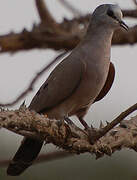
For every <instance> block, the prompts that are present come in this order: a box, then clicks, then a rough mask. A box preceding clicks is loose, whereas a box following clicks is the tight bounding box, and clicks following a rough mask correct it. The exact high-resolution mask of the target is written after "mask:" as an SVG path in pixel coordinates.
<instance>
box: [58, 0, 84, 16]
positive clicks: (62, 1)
mask: <svg viewBox="0 0 137 180" xmlns="http://www.w3.org/2000/svg"><path fill="white" fill-rule="evenodd" d="M59 1H60V3H61V4H62V5H64V7H66V8H67V9H68V10H69V11H71V12H72V14H73V15H74V16H75V17H80V16H81V15H82V13H81V11H80V10H78V9H76V8H75V7H73V6H72V5H71V4H70V3H69V2H68V1H66V0H59Z"/></svg>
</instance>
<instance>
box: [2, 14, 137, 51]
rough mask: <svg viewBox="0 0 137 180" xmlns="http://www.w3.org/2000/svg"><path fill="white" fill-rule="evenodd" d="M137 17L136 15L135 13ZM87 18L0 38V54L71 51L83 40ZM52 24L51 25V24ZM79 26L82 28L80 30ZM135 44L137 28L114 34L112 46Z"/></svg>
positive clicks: (36, 27)
mask: <svg viewBox="0 0 137 180" xmlns="http://www.w3.org/2000/svg"><path fill="white" fill-rule="evenodd" d="M136 15H137V13H136ZM88 22H89V16H88V15H87V16H85V17H80V18H74V19H73V20H66V19H65V20H64V21H63V22H62V23H60V24H58V27H57V28H52V27H51V26H45V25H44V24H42V25H41V24H39V25H38V26H33V29H32V31H30V32H29V31H27V30H25V29H24V30H23V31H22V32H21V33H9V34H6V35H2V36H0V47H1V49H0V53H4V52H12V53H15V52H18V51H21V50H30V49H34V48H39V49H47V48H51V49H54V50H72V49H73V48H74V47H75V46H76V45H77V44H78V43H79V42H80V41H81V39H82V38H83V36H84V34H85V32H86V27H87V25H88ZM51 24H52V23H51ZM81 25H83V28H82V29H81ZM135 43H137V26H134V27H132V28H130V30H129V31H128V32H124V31H123V30H122V29H119V30H117V31H116V32H115V33H114V37H113V40H112V44H113V45H120V44H125V45H126V44H135Z"/></svg>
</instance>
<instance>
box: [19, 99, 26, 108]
mask: <svg viewBox="0 0 137 180" xmlns="http://www.w3.org/2000/svg"><path fill="white" fill-rule="evenodd" d="M24 107H26V105H25V100H24V101H23V103H22V104H21V105H20V108H24Z"/></svg>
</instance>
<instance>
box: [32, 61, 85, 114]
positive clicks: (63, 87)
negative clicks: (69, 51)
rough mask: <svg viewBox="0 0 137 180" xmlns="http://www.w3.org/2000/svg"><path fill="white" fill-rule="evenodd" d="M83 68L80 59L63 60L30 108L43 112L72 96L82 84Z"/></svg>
mask: <svg viewBox="0 0 137 180" xmlns="http://www.w3.org/2000/svg"><path fill="white" fill-rule="evenodd" d="M83 69H84V65H83V63H82V62H81V61H80V60H75V59H74V60H72V59H71V58H66V59H65V60H63V61H62V62H61V63H60V64H59V65H58V66H56V68H55V69H54V70H53V71H52V73H51V74H50V76H49V77H48V79H47V80H46V81H45V83H44V84H43V85H42V86H41V88H40V89H39V91H38V92H37V94H36V95H35V96H34V98H33V99H32V102H31V104H30V106H29V108H30V109H32V110H35V111H36V112H41V113H42V112H44V111H46V110H48V109H50V108H52V107H54V106H56V105H57V104H59V103H61V102H62V101H64V100H65V99H66V98H68V97H69V96H71V94H72V93H73V92H74V91H75V90H76V88H77V87H78V86H79V84H80V81H81V78H82V73H83Z"/></svg>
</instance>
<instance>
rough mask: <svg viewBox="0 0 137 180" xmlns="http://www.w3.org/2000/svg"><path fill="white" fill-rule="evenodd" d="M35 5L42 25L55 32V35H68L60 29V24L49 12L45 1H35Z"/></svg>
mask: <svg viewBox="0 0 137 180" xmlns="http://www.w3.org/2000/svg"><path fill="white" fill-rule="evenodd" d="M35 4H36V7H37V10H38V14H39V17H40V19H41V22H40V24H42V25H44V26H45V27H47V28H48V29H49V30H50V31H53V30H54V33H55V34H62V35H63V34H64V35H65V34H66V32H65V31H64V30H63V29H62V28H61V27H60V24H59V23H57V22H56V21H55V19H54V18H53V17H52V15H51V13H50V12H49V10H48V8H47V5H46V2H44V0H35Z"/></svg>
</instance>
